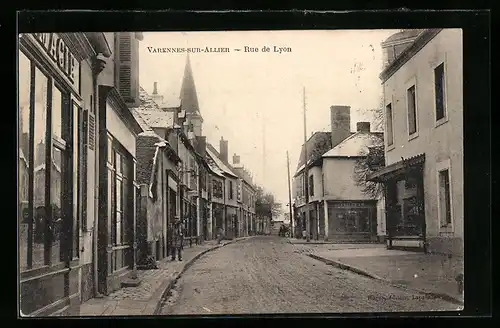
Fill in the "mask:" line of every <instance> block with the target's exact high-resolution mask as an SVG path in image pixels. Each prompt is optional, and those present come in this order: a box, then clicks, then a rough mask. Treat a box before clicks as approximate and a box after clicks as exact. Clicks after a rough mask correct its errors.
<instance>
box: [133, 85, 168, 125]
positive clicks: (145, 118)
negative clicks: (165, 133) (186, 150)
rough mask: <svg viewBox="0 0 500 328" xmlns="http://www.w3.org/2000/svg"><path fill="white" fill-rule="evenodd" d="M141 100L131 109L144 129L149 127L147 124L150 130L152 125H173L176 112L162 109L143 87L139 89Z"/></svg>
mask: <svg viewBox="0 0 500 328" xmlns="http://www.w3.org/2000/svg"><path fill="white" fill-rule="evenodd" d="M139 100H140V102H139V104H138V105H137V106H134V107H131V108H130V111H131V112H132V115H134V117H135V118H136V120H137V121H138V122H139V125H141V127H142V128H143V130H145V131H146V130H147V129H148V127H147V126H145V125H148V126H149V130H151V127H153V128H166V127H173V125H174V115H175V113H173V112H167V111H164V110H162V109H161V108H160V106H158V104H157V103H156V102H155V101H154V100H153V97H151V96H150V95H149V94H148V93H147V92H146V90H144V88H142V87H140V90H139ZM138 116H140V118H138Z"/></svg>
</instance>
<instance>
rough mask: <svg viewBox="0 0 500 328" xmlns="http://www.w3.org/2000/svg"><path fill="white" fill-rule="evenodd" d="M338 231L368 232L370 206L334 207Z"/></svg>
mask: <svg viewBox="0 0 500 328" xmlns="http://www.w3.org/2000/svg"><path fill="white" fill-rule="evenodd" d="M335 212H336V219H337V222H338V225H337V231H338V232H348V233H369V232H371V231H370V215H371V210H370V208H353V209H348V208H345V209H340V208H338V209H335Z"/></svg>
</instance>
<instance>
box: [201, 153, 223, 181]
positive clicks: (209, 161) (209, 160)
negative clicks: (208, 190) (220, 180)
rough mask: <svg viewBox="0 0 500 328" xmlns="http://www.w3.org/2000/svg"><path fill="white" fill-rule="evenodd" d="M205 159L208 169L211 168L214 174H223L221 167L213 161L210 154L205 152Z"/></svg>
mask: <svg viewBox="0 0 500 328" xmlns="http://www.w3.org/2000/svg"><path fill="white" fill-rule="evenodd" d="M205 160H206V162H207V164H208V167H210V170H212V172H214V173H215V174H217V175H219V176H221V177H222V176H224V171H222V169H221V168H219V167H218V166H217V164H216V163H215V161H214V160H213V159H212V156H210V155H209V154H207V156H206V158H205Z"/></svg>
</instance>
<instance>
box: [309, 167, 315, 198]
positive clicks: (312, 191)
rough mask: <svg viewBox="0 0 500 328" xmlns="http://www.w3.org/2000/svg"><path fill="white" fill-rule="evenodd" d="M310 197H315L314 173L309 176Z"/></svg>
mask: <svg viewBox="0 0 500 328" xmlns="http://www.w3.org/2000/svg"><path fill="white" fill-rule="evenodd" d="M308 189H309V190H308V191H309V196H311V197H314V173H313V174H311V175H309V188H308Z"/></svg>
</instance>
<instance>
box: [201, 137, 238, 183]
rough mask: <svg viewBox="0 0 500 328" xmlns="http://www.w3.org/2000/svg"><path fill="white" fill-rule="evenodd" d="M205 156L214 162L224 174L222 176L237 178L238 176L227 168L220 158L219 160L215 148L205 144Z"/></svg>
mask: <svg viewBox="0 0 500 328" xmlns="http://www.w3.org/2000/svg"><path fill="white" fill-rule="evenodd" d="M207 155H209V156H210V157H211V158H212V160H213V161H214V163H215V165H217V167H218V168H219V169H220V170H222V171H223V172H224V174H227V175H230V176H232V177H234V178H238V175H237V174H236V173H234V172H233V170H231V168H229V166H227V165H226V164H225V163H224V162H223V161H222V160H221V159H220V158H219V153H218V152H217V151H216V150H215V148H214V147H213V146H212V145H210V144H207Z"/></svg>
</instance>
